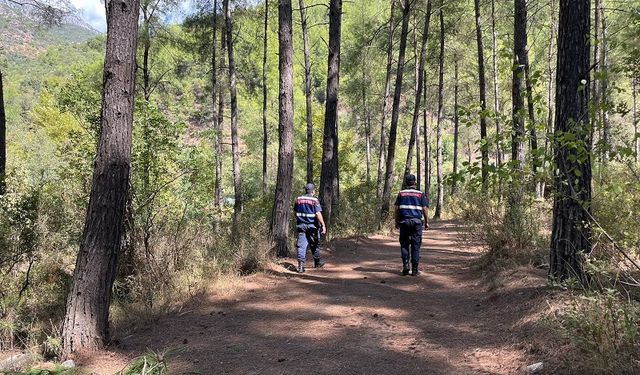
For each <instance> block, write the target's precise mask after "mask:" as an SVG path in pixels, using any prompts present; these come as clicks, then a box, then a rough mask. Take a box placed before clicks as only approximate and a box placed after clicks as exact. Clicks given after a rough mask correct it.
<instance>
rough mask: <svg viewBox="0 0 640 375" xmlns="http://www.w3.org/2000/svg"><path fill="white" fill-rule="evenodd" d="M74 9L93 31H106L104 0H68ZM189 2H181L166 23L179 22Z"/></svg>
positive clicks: (187, 0)
mask: <svg viewBox="0 0 640 375" xmlns="http://www.w3.org/2000/svg"><path fill="white" fill-rule="evenodd" d="M69 1H70V2H71V4H73V6H74V7H76V9H78V10H79V11H80V16H81V17H82V19H84V20H85V21H86V22H87V23H88V24H89V25H91V26H92V27H93V28H94V29H96V30H98V31H100V32H105V31H107V21H106V17H105V13H104V12H105V11H104V0H69ZM190 4H191V2H190V1H189V0H186V1H182V3H181V5H180V7H179V9H178V10H176V11H175V12H173V14H170V15H169V16H168V17H167V19H166V20H165V21H166V22H180V21H181V20H182V19H183V17H184V16H183V14H185V13H188V11H189V8H190Z"/></svg>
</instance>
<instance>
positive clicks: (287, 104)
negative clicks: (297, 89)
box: [271, 0, 293, 257]
mask: <svg viewBox="0 0 640 375" xmlns="http://www.w3.org/2000/svg"><path fill="white" fill-rule="evenodd" d="M292 17H293V16H292V8H291V0H280V1H279V3H278V56H279V59H278V71H279V73H280V79H279V87H280V88H279V95H278V119H279V121H278V130H279V149H278V177H277V181H276V194H275V201H274V203H273V219H272V220H273V221H272V222H271V232H272V235H273V239H274V241H275V245H276V256H278V257H286V256H288V255H289V220H290V213H291V193H292V192H291V190H292V187H293V27H292V26H293V21H292Z"/></svg>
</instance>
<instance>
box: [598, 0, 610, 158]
mask: <svg viewBox="0 0 640 375" xmlns="http://www.w3.org/2000/svg"><path fill="white" fill-rule="evenodd" d="M600 22H601V26H602V27H601V29H600V31H601V33H602V39H601V41H602V46H601V48H600V69H601V71H602V73H603V77H602V81H601V82H600V84H601V91H600V99H601V102H600V108H599V109H600V113H601V119H602V147H603V148H602V150H603V154H602V163H603V164H604V165H605V166H606V165H607V163H608V161H609V150H610V149H611V146H612V144H611V124H610V122H609V36H608V32H609V30H608V29H607V17H606V14H605V10H604V0H600Z"/></svg>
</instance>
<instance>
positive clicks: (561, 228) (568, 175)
mask: <svg viewBox="0 0 640 375" xmlns="http://www.w3.org/2000/svg"><path fill="white" fill-rule="evenodd" d="M589 13H590V0H560V19H559V30H558V64H557V66H558V71H557V78H556V81H557V84H556V127H555V140H556V145H555V146H556V147H555V165H556V166H557V172H556V174H555V189H556V193H555V196H554V197H555V198H554V205H553V229H552V235H551V249H550V262H549V264H550V269H549V276H550V277H552V278H554V279H559V280H565V279H567V278H570V277H577V278H578V279H579V280H581V281H585V277H584V272H583V268H582V255H581V254H582V253H589V252H590V251H591V231H590V229H589V225H588V223H589V222H590V212H589V211H590V203H591V160H590V158H589V157H587V158H586V160H580V159H581V158H580V155H581V154H582V153H586V154H587V155H589V153H590V152H591V144H590V139H589V132H588V129H589V108H588V107H589V88H590V85H589V84H588V82H587V84H583V82H582V81H583V80H588V79H589V68H590V62H589V60H590V58H589V57H590V56H589V55H590V50H589V37H588V36H589V32H590V17H589ZM567 134H569V135H571V136H572V137H574V139H575V141H574V142H571V144H570V145H567V144H566V143H565V142H562V141H561V139H566V136H567Z"/></svg>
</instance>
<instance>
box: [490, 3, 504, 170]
mask: <svg viewBox="0 0 640 375" xmlns="http://www.w3.org/2000/svg"><path fill="white" fill-rule="evenodd" d="M491 42H492V43H491V45H492V53H491V57H492V59H493V105H494V108H495V112H496V116H495V123H496V163H497V165H498V166H501V165H502V148H501V147H500V135H501V134H502V129H501V126H500V110H501V108H500V93H499V87H500V82H499V76H498V35H497V32H496V0H491Z"/></svg>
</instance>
